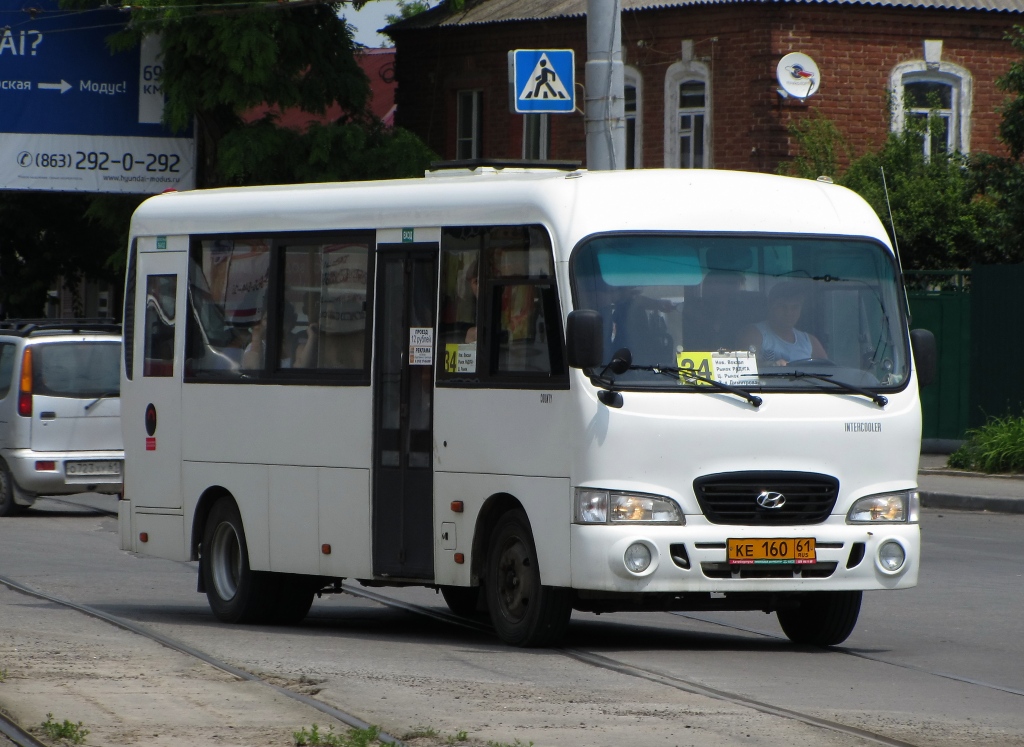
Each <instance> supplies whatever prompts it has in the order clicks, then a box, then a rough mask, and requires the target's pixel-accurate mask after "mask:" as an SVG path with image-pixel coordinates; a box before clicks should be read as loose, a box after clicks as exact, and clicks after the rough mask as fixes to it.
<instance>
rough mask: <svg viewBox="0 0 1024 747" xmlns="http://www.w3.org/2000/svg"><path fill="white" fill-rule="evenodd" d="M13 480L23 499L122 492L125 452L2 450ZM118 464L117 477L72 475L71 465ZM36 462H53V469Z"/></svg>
mask: <svg viewBox="0 0 1024 747" xmlns="http://www.w3.org/2000/svg"><path fill="white" fill-rule="evenodd" d="M0 455H2V456H3V459H4V461H5V462H6V463H7V466H8V468H9V469H10V471H11V475H12V476H13V477H14V483H15V485H16V486H17V489H18V492H19V493H20V494H21V497H23V498H34V497H36V496H40V495H71V494H74V493H112V494H114V493H120V492H121V486H122V484H123V482H124V451H123V450H116V451H115V450H110V451H33V450H32V449H12V450H9V451H3V452H2V454H0ZM111 461H114V462H117V463H118V464H119V465H120V470H119V473H118V474H117V475H103V474H83V475H69V474H67V467H68V463H69V462H111ZM36 462H53V466H54V468H53V469H52V470H38V469H36Z"/></svg>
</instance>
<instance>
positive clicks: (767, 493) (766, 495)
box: [755, 490, 786, 508]
mask: <svg viewBox="0 0 1024 747" xmlns="http://www.w3.org/2000/svg"><path fill="white" fill-rule="evenodd" d="M755 500H756V501H757V505H758V506H760V507H761V508H782V507H783V506H785V505H786V496H784V495H783V494H782V493H776V492H775V491H774V490H762V491H761V493H760V494H759V495H758V496H757V498H756V499H755Z"/></svg>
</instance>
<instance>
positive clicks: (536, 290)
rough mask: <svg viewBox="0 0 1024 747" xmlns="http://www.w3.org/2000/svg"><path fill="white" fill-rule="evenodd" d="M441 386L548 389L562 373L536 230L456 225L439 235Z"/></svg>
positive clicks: (544, 250)
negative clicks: (541, 386)
mask: <svg viewBox="0 0 1024 747" xmlns="http://www.w3.org/2000/svg"><path fill="white" fill-rule="evenodd" d="M441 256H442V262H441V284H440V285H441V287H440V296H441V297H440V307H439V308H440V319H439V321H438V335H439V338H440V341H441V344H442V345H443V346H444V359H443V365H441V366H439V367H438V374H437V378H438V382H439V383H441V384H442V385H443V384H445V383H446V382H450V383H451V385H469V386H472V385H477V386H486V385H488V383H489V382H494V383H499V382H501V383H503V384H505V385H517V384H530V383H533V384H544V385H547V386H549V385H551V384H552V383H553V382H552V378H553V377H555V376H559V377H565V378H566V379H567V373H566V369H565V365H564V362H563V361H564V355H563V351H562V336H561V317H560V311H559V307H558V293H557V290H556V286H555V277H554V261H553V258H552V254H551V240H550V238H549V237H548V233H547V230H546V229H545V228H544V227H543V226H536V225H528V226H462V227H449V228H445V229H444V231H443V233H442V236H441Z"/></svg>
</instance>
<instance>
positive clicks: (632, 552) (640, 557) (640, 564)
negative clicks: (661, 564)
mask: <svg viewBox="0 0 1024 747" xmlns="http://www.w3.org/2000/svg"><path fill="white" fill-rule="evenodd" d="M622 559H623V561H625V563H626V568H627V569H628V570H629V571H630V573H643V572H644V571H646V570H647V569H648V568H650V567H651V549H650V548H649V547H648V546H647V545H645V544H644V543H643V542H634V543H633V544H632V545H630V546H629V547H627V548H626V552H625V554H624V555H623V558H622Z"/></svg>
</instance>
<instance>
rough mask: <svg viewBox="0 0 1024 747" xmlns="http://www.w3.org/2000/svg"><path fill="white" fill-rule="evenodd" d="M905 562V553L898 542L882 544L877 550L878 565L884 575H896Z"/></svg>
mask: <svg viewBox="0 0 1024 747" xmlns="http://www.w3.org/2000/svg"><path fill="white" fill-rule="evenodd" d="M906 560H907V553H906V551H905V550H904V549H903V546H902V545H901V544H900V543H899V542H893V541H892V540H889V541H888V542H883V543H882V545H881V547H879V548H878V565H879V566H880V567H881V569H882V570H883V571H885V572H886V573H896V571H898V570H899V569H900V568H902V567H903V564H904V563H905V562H906Z"/></svg>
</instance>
